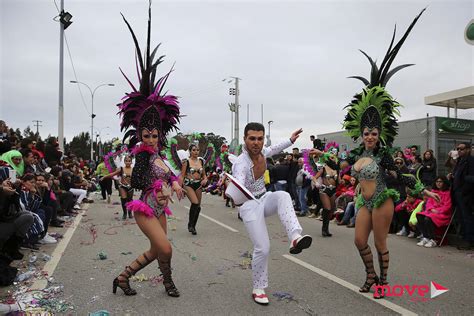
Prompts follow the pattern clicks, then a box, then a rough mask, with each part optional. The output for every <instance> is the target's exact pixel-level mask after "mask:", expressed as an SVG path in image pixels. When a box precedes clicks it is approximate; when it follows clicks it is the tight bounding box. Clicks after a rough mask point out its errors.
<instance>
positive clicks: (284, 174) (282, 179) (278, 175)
mask: <svg viewBox="0 0 474 316" xmlns="http://www.w3.org/2000/svg"><path fill="white" fill-rule="evenodd" d="M289 172H290V167H289V166H288V164H287V163H286V162H285V158H284V157H280V159H278V164H277V165H275V168H273V175H274V180H275V191H287V188H288V184H287V182H288V174H289Z"/></svg>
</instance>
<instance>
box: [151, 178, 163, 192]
mask: <svg viewBox="0 0 474 316" xmlns="http://www.w3.org/2000/svg"><path fill="white" fill-rule="evenodd" d="M162 188H163V180H161V179H158V180H155V181H154V182H153V184H152V185H151V189H153V191H155V192H156V191H161V189H162Z"/></svg>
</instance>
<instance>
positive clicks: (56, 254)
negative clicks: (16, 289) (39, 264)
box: [31, 204, 89, 290]
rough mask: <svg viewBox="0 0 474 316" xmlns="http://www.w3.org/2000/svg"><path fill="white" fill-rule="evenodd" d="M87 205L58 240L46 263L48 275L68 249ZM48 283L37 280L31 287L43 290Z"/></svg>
mask: <svg viewBox="0 0 474 316" xmlns="http://www.w3.org/2000/svg"><path fill="white" fill-rule="evenodd" d="M86 205H87V207H86V208H85V209H84V210H83V211H82V212H81V213H79V214H77V215H76V218H75V219H74V222H73V224H72V227H69V228H68V229H67V230H66V232H65V233H64V235H63V238H62V239H61V240H60V241H59V242H58V244H57V246H56V248H55V249H54V251H53V253H52V254H51V259H50V260H49V261H48V262H46V264H45V265H44V268H43V271H45V272H46V273H47V275H48V277H50V276H52V275H53V273H54V270H56V267H57V266H58V263H59V260H61V257H62V255H63V253H64V251H65V250H66V247H67V245H68V244H69V241H70V240H71V237H72V235H73V234H74V232H75V231H76V228H77V227H78V226H79V223H80V222H81V219H82V217H83V215H84V213H85V210H87V209H88V208H89V207H88V206H89V204H86ZM47 285H48V280H45V279H41V280H36V281H35V282H34V283H33V285H32V286H31V289H32V290H42V289H44V288H46V286H47Z"/></svg>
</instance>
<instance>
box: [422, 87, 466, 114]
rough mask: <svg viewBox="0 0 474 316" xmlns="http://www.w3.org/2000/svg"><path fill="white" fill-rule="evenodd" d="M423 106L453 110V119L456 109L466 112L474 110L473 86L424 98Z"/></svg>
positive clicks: (456, 112)
mask: <svg viewBox="0 0 474 316" xmlns="http://www.w3.org/2000/svg"><path fill="white" fill-rule="evenodd" d="M425 104H427V105H432V106H441V107H445V108H447V111H448V117H450V116H449V109H450V108H453V109H454V117H455V118H457V117H458V109H462V110H467V109H473V108H474V86H470V87H466V88H462V89H457V90H452V91H448V92H443V93H439V94H435V95H431V96H427V97H425Z"/></svg>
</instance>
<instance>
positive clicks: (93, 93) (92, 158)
mask: <svg viewBox="0 0 474 316" xmlns="http://www.w3.org/2000/svg"><path fill="white" fill-rule="evenodd" d="M70 82H71V83H77V84H82V85H84V86H86V87H87V89H89V92H90V93H91V101H92V110H91V137H90V139H91V161H93V160H94V117H95V114H94V95H95V92H96V91H97V89H99V88H100V87H103V86H109V87H113V86H115V85H114V84H113V83H103V84H100V85H98V86H97V87H95V89H94V91H92V89H91V88H90V87H89V86H88V85H87V84H85V83H84V82H81V81H76V80H71V81H70Z"/></svg>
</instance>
